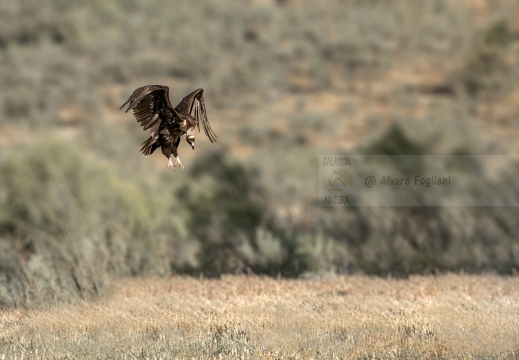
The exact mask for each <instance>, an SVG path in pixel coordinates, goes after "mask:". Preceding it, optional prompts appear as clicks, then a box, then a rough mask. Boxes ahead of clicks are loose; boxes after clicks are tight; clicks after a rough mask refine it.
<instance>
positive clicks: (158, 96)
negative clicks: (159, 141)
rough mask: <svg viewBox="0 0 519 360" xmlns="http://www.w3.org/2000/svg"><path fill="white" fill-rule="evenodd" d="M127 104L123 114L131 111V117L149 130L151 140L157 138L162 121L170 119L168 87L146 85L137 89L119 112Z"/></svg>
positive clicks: (170, 109)
mask: <svg viewBox="0 0 519 360" xmlns="http://www.w3.org/2000/svg"><path fill="white" fill-rule="evenodd" d="M127 104H128V109H126V111H125V112H128V111H130V109H133V115H134V116H135V118H136V119H137V121H138V122H139V123H140V124H141V126H142V127H143V128H144V129H143V130H148V129H150V135H151V137H153V138H156V137H157V136H158V131H159V128H160V124H161V122H162V121H166V120H168V119H169V118H171V116H172V113H173V107H172V106H171V102H170V101H169V87H167V86H162V85H146V86H142V87H140V88H138V89H137V90H135V91H134V92H133V94H132V95H131V96H130V97H129V98H128V100H126V102H125V103H124V104H123V106H121V108H120V109H119V110H121V109H122V108H123V107H125V106H126V105H127Z"/></svg>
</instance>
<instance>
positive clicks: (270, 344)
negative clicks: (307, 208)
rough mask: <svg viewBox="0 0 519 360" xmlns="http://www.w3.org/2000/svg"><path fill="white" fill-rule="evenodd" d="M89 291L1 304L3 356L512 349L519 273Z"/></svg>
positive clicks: (203, 282) (232, 279) (228, 280)
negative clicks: (51, 300) (75, 297)
mask: <svg viewBox="0 0 519 360" xmlns="http://www.w3.org/2000/svg"><path fill="white" fill-rule="evenodd" d="M112 285H113V292H112V293H111V294H108V295H107V296H106V297H104V298H102V299H100V300H98V301H96V302H84V303H80V304H74V305H60V306H59V307H53V308H44V309H33V310H22V309H18V310H16V309H10V310H2V312H0V341H1V345H0V358H2V359H3V358H10V359H14V358H18V359H21V358H26V359H27V358H30V359H40V358H63V359H72V358H80V359H86V358H129V359H135V358H143V359H144V358H145V359H157V358H163V359H166V358H255V359H308V358H326V359H336V358H354V359H358V358H361V359H365V358H366V359H367V358H370V359H371V358H378V359H380V358H383V359H390V358H395V359H408V358H416V359H418V358H449V359H451V358H460V359H475V358H480V359H489V358H496V359H501V358H503V359H507V358H517V356H519V278H518V277H498V276H493V275H480V276H472V275H440V276H412V277H410V278H409V279H405V280H404V279H382V278H375V277H366V276H352V277H337V278H325V279H315V280H312V279H310V280H288V279H273V278H266V277H247V276H226V277H223V278H221V279H219V280H210V279H195V278H190V277H172V278H169V279H156V280H153V279H127V280H119V281H117V282H114V284H112Z"/></svg>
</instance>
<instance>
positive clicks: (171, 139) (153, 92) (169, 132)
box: [119, 85, 216, 170]
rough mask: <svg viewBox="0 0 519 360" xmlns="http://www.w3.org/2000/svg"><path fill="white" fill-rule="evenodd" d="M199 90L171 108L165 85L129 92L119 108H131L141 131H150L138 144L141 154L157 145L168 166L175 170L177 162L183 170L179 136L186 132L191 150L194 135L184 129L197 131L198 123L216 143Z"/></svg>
mask: <svg viewBox="0 0 519 360" xmlns="http://www.w3.org/2000/svg"><path fill="white" fill-rule="evenodd" d="M203 92H204V90H203V89H197V90H195V91H193V92H192V93H191V94H189V95H187V96H186V97H185V98H183V99H182V101H181V102H180V103H179V104H178V105H177V106H176V107H175V108H173V106H171V102H170V101H169V87H167V86H161V85H146V86H142V87H140V88H138V89H137V90H135V91H134V92H133V94H132V95H131V96H130V97H129V98H128V100H126V102H125V103H124V104H123V106H121V108H120V109H119V110H121V109H122V108H123V107H125V106H126V104H128V109H126V111H125V112H128V111H129V110H130V109H133V115H134V116H135V118H136V119H137V121H138V122H139V123H140V124H141V126H142V127H143V128H144V130H148V129H149V130H150V137H149V138H148V140H146V141H145V142H143V143H142V144H141V145H142V148H141V152H142V153H143V154H144V155H150V154H152V153H153V152H154V151H155V149H157V148H158V147H160V148H161V150H162V153H163V154H164V156H165V157H167V158H168V159H169V161H168V167H170V168H172V169H173V170H175V165H179V166H181V167H182V169H183V168H184V166H183V165H182V163H181V162H180V159H179V157H178V145H179V144H180V137H181V136H182V135H184V134H186V141H187V142H188V144H189V145H191V147H192V148H193V150H194V149H195V136H194V135H187V132H188V131H190V130H193V129H194V128H195V127H198V131H200V123H202V128H203V129H204V132H205V134H206V135H207V137H208V138H209V140H210V141H211V142H212V143H213V142H216V135H215V133H214V132H213V130H212V129H211V126H210V125H209V121H208V120H207V114H206V113H205V103H204V97H203V95H202V93H203ZM171 154H173V156H174V157H175V158H176V161H175V164H173V162H172V161H171Z"/></svg>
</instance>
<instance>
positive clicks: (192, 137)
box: [186, 135, 195, 150]
mask: <svg viewBox="0 0 519 360" xmlns="http://www.w3.org/2000/svg"><path fill="white" fill-rule="evenodd" d="M186 141H187V143H188V144H189V145H191V147H192V148H193V150H195V135H186Z"/></svg>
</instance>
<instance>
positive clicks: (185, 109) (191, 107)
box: [175, 89, 216, 142]
mask: <svg viewBox="0 0 519 360" xmlns="http://www.w3.org/2000/svg"><path fill="white" fill-rule="evenodd" d="M203 92H204V89H196V90H195V91H193V92H192V93H191V94H189V95H187V96H186V97H184V98H183V99H182V101H181V102H180V103H179V104H178V105H177V106H176V107H175V110H176V111H178V112H180V113H184V114H189V115H191V116H192V117H193V118H194V119H195V120H196V124H197V126H198V131H200V123H202V127H203V128H204V133H205V134H206V135H207V137H208V138H209V140H210V141H211V142H216V134H215V133H214V131H213V129H211V125H209V120H207V114H206V112H205V102H204V96H203V95H202V94H203Z"/></svg>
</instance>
